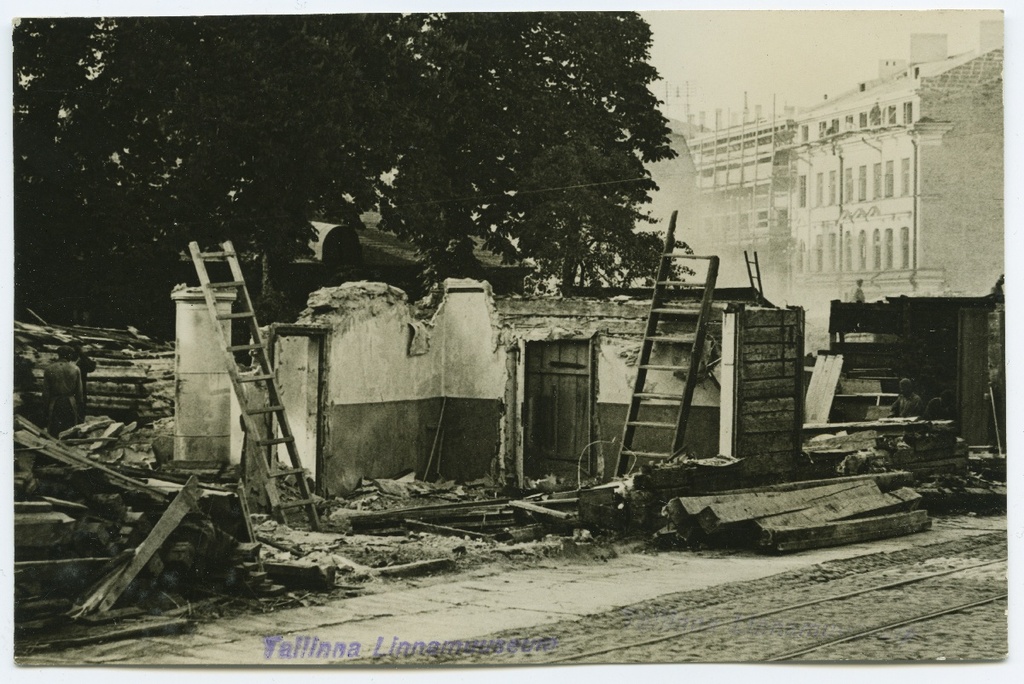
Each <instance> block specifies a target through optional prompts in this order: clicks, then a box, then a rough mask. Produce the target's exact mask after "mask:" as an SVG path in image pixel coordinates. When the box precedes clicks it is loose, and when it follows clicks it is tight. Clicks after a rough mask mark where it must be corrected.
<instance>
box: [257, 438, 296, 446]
mask: <svg viewBox="0 0 1024 684" xmlns="http://www.w3.org/2000/svg"><path fill="white" fill-rule="evenodd" d="M294 441H295V438H294V437H275V438H274V439H258V440H256V444H257V445H259V446H274V445H275V444H288V443H289V442H294Z"/></svg>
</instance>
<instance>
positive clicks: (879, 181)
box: [797, 157, 910, 208]
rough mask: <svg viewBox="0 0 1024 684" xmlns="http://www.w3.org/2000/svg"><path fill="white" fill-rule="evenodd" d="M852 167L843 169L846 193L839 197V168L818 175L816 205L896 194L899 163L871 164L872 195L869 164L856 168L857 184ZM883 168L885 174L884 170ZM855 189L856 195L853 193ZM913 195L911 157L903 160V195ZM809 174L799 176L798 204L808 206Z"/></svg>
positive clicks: (873, 198) (866, 199)
mask: <svg viewBox="0 0 1024 684" xmlns="http://www.w3.org/2000/svg"><path fill="white" fill-rule="evenodd" d="M853 171H854V169H853V167H852V166H850V167H847V168H846V169H843V184H844V186H845V187H844V188H843V189H842V190H843V196H842V198H841V199H840V200H837V196H836V193H837V192H838V189H839V188H838V185H837V182H838V176H839V172H838V171H829V172H828V175H827V176H826V174H825V173H824V172H820V173H818V174H817V176H816V177H815V195H814V206H816V207H826V206H828V207H830V206H833V205H835V204H836V202H837V201H842V202H844V203H849V202H867V201H869V200H876V199H882V198H885V197H895V196H896V162H895V161H891V160H890V161H887V162H884V163H883V162H878V163H877V164H873V165H872V167H871V196H870V198H869V197H868V167H867V164H863V165H861V166H859V167H858V168H857V177H856V185H854V180H855V179H854V175H853ZM883 171H884V173H883ZM854 190H856V191H857V192H856V195H855V194H854ZM908 195H910V157H904V158H903V159H901V160H900V194H899V196H900V197H906V196H908ZM807 200H808V197H807V176H806V175H801V176H800V177H799V178H798V179H797V206H799V207H801V208H805V207H806V206H807Z"/></svg>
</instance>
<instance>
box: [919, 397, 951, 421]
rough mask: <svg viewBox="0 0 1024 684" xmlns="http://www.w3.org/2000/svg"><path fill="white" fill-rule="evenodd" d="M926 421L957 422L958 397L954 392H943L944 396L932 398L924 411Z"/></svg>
mask: <svg viewBox="0 0 1024 684" xmlns="http://www.w3.org/2000/svg"><path fill="white" fill-rule="evenodd" d="M924 419H925V420H956V395H954V394H953V390H950V389H947V390H943V391H942V394H940V395H939V396H937V397H932V400H931V401H929V402H928V405H927V406H926V407H925V409H924Z"/></svg>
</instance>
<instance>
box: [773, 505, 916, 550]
mask: <svg viewBox="0 0 1024 684" xmlns="http://www.w3.org/2000/svg"><path fill="white" fill-rule="evenodd" d="M931 526H932V521H931V520H929V518H928V512H927V511H910V512H908V513H893V514H891V515H880V516H874V517H870V518H860V519H856V520H839V521H836V522H830V523H826V524H824V525H814V526H804V527H777V528H770V529H766V530H765V534H767V535H768V542H767V543H766V544H765V547H766V548H771V549H773V550H775V551H802V550H804V549H818V548H824V547H828V546H841V545H843V544H855V543H857V542H862V541H872V540H875V539H887V538H889V537H899V536H903V535H905V534H913V533H914V532H922V531H924V530H927V529H929V528H930V527H931Z"/></svg>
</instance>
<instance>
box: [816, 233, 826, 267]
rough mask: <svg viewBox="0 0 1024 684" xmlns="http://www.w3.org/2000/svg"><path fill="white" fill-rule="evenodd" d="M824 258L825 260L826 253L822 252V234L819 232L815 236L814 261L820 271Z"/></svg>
mask: <svg viewBox="0 0 1024 684" xmlns="http://www.w3.org/2000/svg"><path fill="white" fill-rule="evenodd" d="M823 260H824V254H822V247H821V234H820V233H819V234H818V235H815V236H814V263H815V270H816V271H817V272H818V273H821V265H822V261H823Z"/></svg>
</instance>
